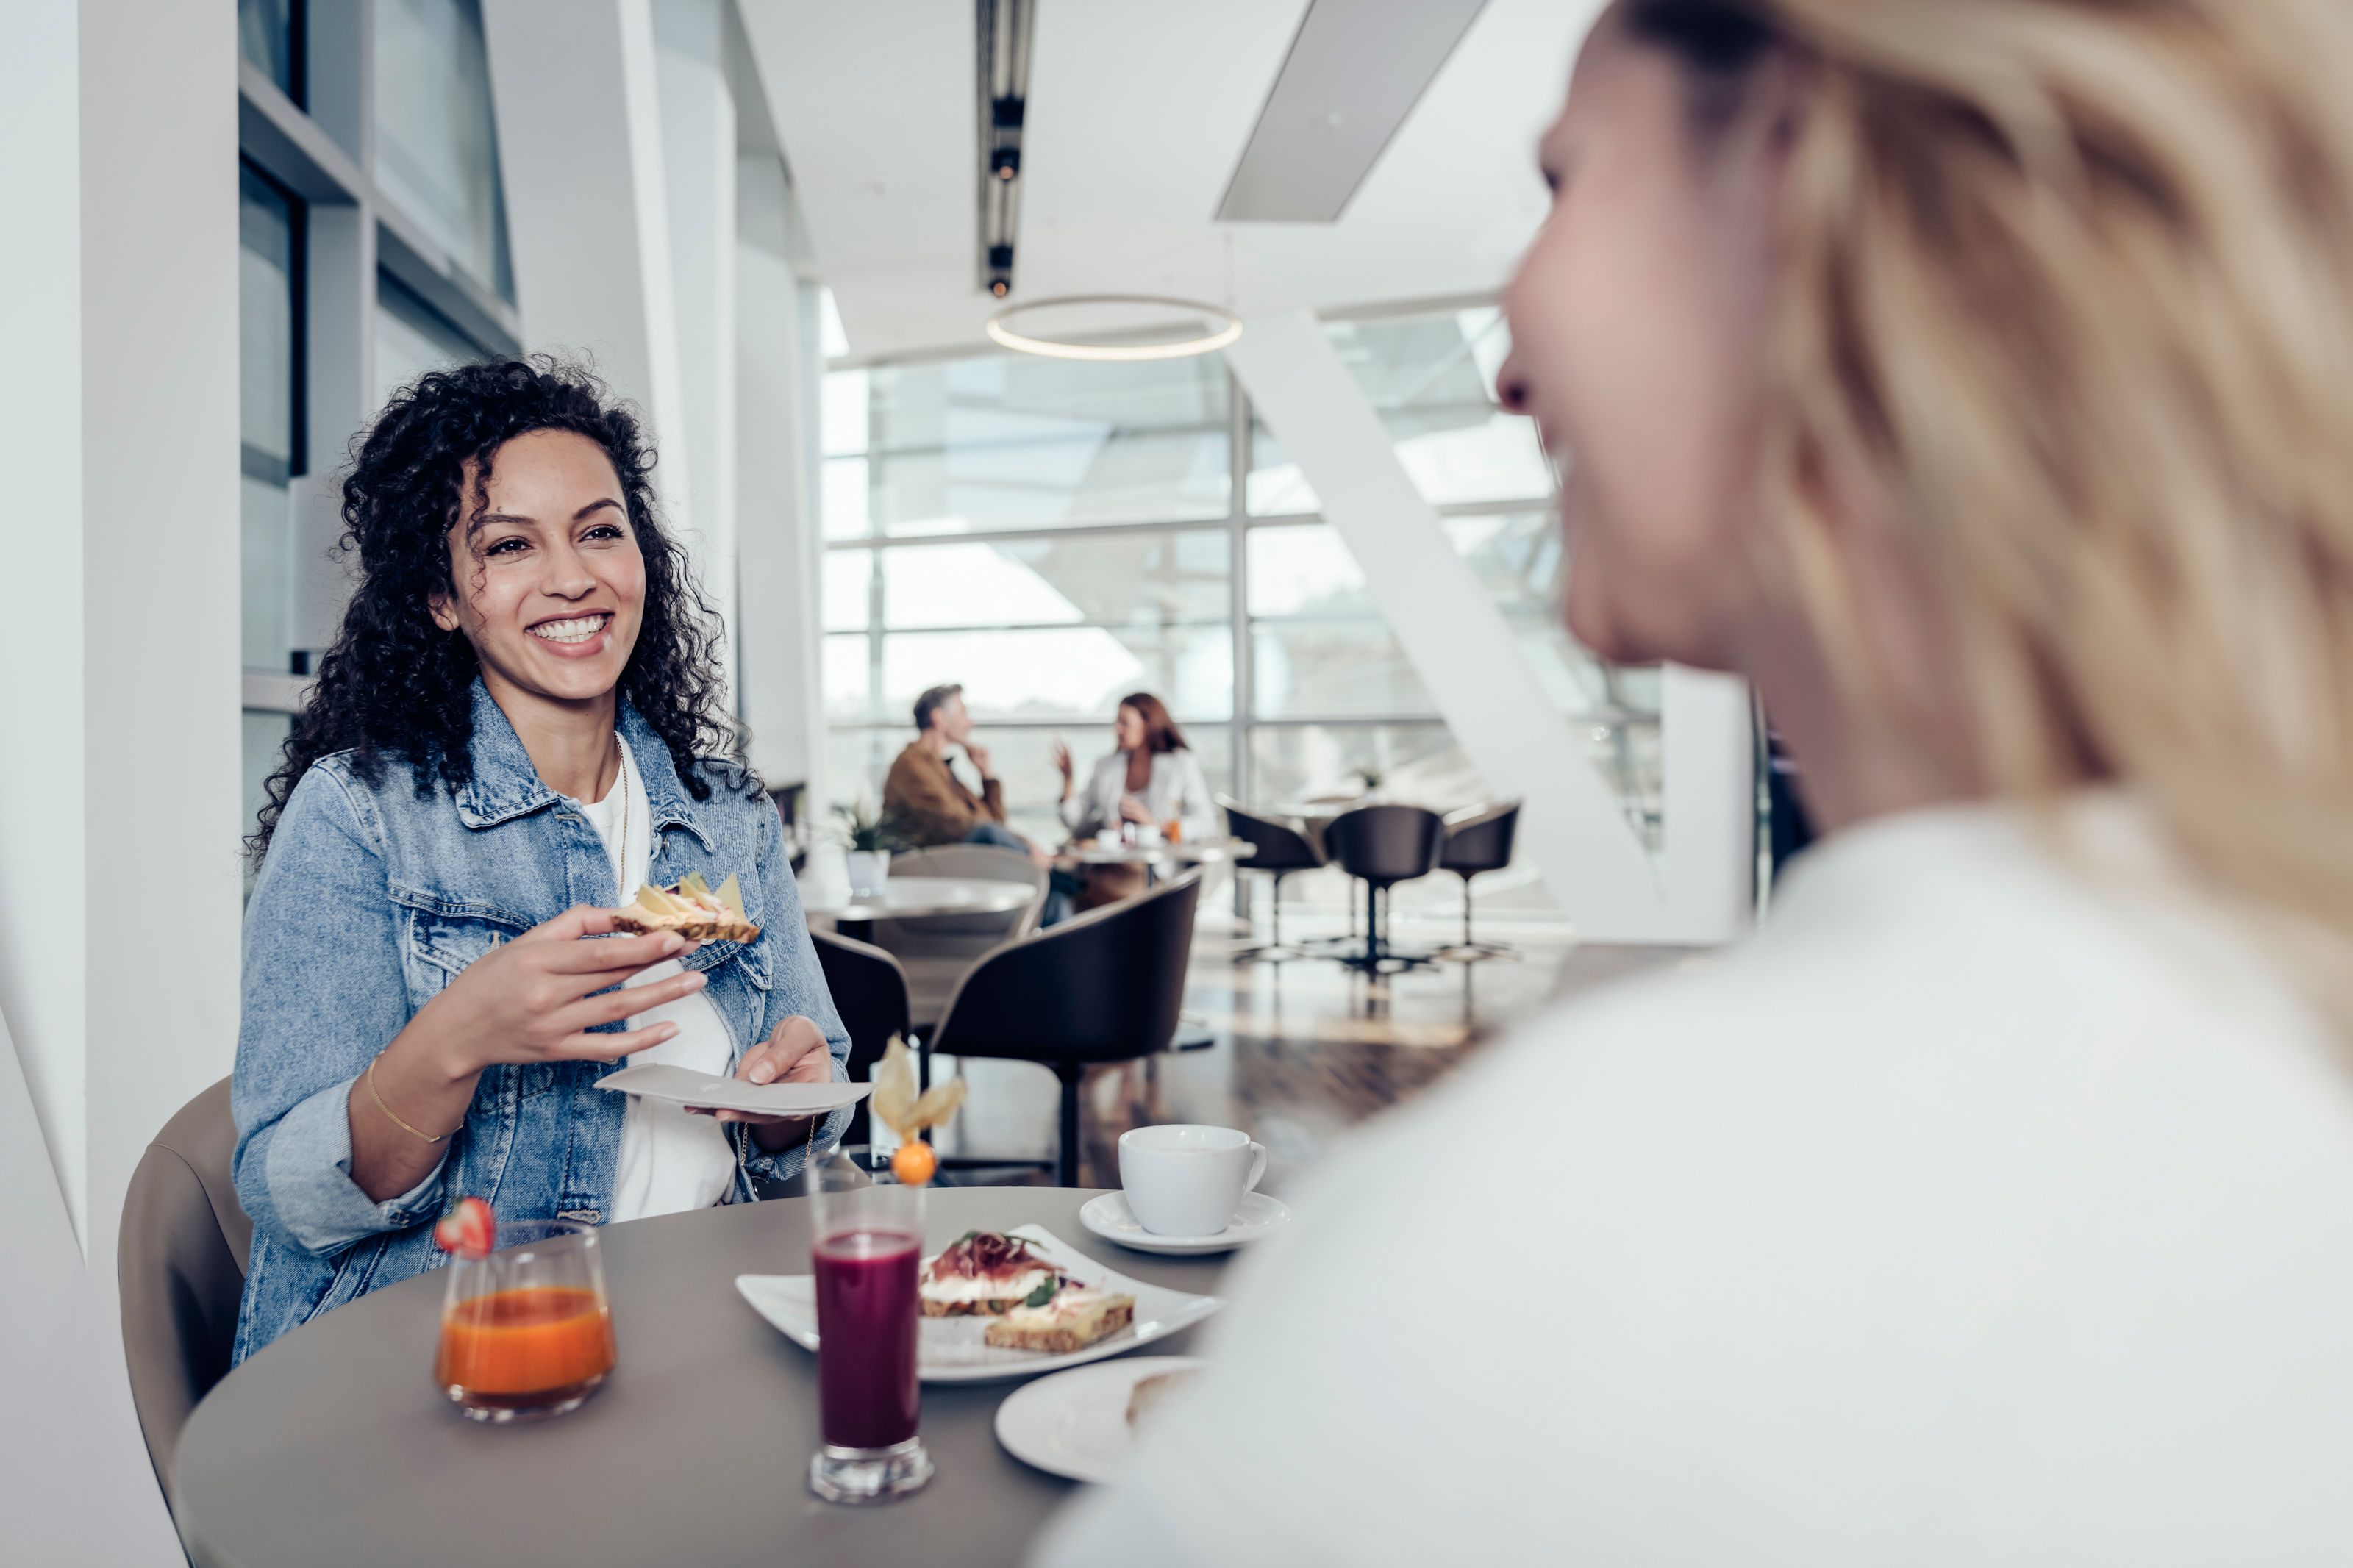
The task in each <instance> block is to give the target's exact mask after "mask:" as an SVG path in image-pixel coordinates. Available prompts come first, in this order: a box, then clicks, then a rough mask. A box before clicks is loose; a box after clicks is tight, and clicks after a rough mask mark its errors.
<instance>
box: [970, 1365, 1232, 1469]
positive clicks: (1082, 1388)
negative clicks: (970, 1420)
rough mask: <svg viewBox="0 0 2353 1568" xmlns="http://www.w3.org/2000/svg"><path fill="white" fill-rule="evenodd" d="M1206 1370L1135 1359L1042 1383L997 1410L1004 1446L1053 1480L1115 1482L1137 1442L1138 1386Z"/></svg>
mask: <svg viewBox="0 0 2353 1568" xmlns="http://www.w3.org/2000/svg"><path fill="white" fill-rule="evenodd" d="M1207 1364H1208V1363H1205V1362H1200V1361H1196V1360H1195V1359H1194V1358H1192V1357H1191V1356H1181V1355H1164V1356H1130V1357H1128V1358H1127V1359H1126V1360H1124V1361H1107V1362H1103V1363H1100V1364H1098V1365H1095V1366H1082V1367H1080V1368H1079V1369H1078V1370H1077V1371H1075V1372H1058V1373H1055V1374H1054V1375H1053V1376H1051V1377H1041V1378H1039V1379H1038V1380H1037V1381H1036V1382H1035V1383H1027V1384H1022V1385H1021V1386H1020V1387H1019V1388H1018V1389H1016V1390H1014V1391H1013V1393H1011V1394H1008V1395H1007V1396H1006V1399H1005V1403H1004V1404H1002V1405H998V1406H997V1441H998V1442H1000V1443H1002V1444H1004V1445H1005V1448H1006V1452H1008V1453H1009V1454H1011V1455H1012V1456H1013V1457H1014V1458H1017V1459H1019V1460H1021V1461H1023V1462H1024V1463H1026V1464H1031V1465H1035V1466H1037V1467H1038V1468H1039V1469H1041V1470H1044V1471H1046V1472H1047V1473H1048V1474H1050V1475H1056V1476H1068V1477H1069V1478H1070V1479H1072V1480H1074V1481H1104V1480H1109V1479H1111V1477H1112V1474H1113V1471H1115V1470H1117V1469H1118V1468H1119V1466H1120V1462H1121V1461H1122V1460H1124V1459H1125V1458H1127V1451H1128V1449H1129V1448H1130V1447H1133V1446H1134V1442H1135V1434H1134V1431H1132V1430H1131V1429H1130V1428H1129V1426H1128V1425H1127V1401H1128V1398H1129V1396H1130V1395H1131V1394H1134V1392H1135V1385H1136V1384H1139V1383H1141V1382H1143V1381H1144V1380H1145V1378H1147V1377H1150V1376H1152V1375H1153V1374H1154V1373H1162V1372H1178V1371H1184V1370H1187V1369H1191V1368H1198V1367H1201V1366H1205V1365H1207Z"/></svg>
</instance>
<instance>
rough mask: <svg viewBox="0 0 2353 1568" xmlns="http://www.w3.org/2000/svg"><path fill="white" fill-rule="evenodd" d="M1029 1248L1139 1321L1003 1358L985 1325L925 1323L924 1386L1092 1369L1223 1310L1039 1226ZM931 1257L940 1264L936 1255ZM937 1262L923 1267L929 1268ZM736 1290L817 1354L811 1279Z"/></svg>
mask: <svg viewBox="0 0 2353 1568" xmlns="http://www.w3.org/2000/svg"><path fill="white" fill-rule="evenodd" d="M1008 1235H1012V1236H1018V1237H1020V1238H1021V1239H1022V1240H1024V1241H1026V1242H1028V1243H1029V1246H1030V1248H1031V1250H1033V1251H1035V1252H1036V1253H1037V1254H1038V1256H1039V1258H1044V1259H1045V1260H1046V1262H1047V1263H1048V1264H1049V1265H1050V1266H1051V1267H1053V1268H1058V1269H1060V1270H1061V1271H1062V1272H1063V1273H1064V1274H1067V1275H1069V1276H1070V1277H1071V1279H1073V1280H1075V1281H1077V1282H1078V1283H1079V1284H1081V1285H1083V1286H1085V1287H1087V1288H1089V1289H1100V1290H1118V1291H1123V1292H1124V1293H1126V1294H1127V1295H1130V1296H1133V1297H1134V1298H1135V1321H1134V1322H1132V1323H1130V1324H1129V1325H1128V1326H1127V1327H1125V1328H1124V1329H1122V1330H1120V1331H1118V1332H1117V1333H1115V1334H1112V1335H1110V1336H1109V1337H1107V1338H1104V1339H1101V1340H1097V1341H1096V1342H1094V1343H1093V1344H1091V1345H1089V1346H1087V1347H1086V1349H1084V1350H1077V1351H1071V1352H1069V1353H1068V1354H1065V1355H1048V1354H1046V1353H1044V1352H1039V1351H1016V1350H1005V1349H1001V1348H1000V1347H998V1346H996V1345H991V1344H984V1343H983V1342H982V1340H981V1336H982V1334H983V1333H984V1332H985V1331H987V1326H988V1320H987V1318H981V1317H971V1318H925V1319H923V1326H922V1329H921V1333H922V1336H923V1339H922V1348H921V1350H920V1351H919V1352H918V1355H919V1357H920V1359H919V1361H918V1363H917V1370H918V1372H919V1373H920V1374H921V1375H922V1377H923V1381H924V1382H925V1383H993V1382H996V1381H997V1380H998V1379H1001V1378H1008V1377H1029V1376H1030V1375H1032V1374H1034V1373H1041V1372H1059V1371H1060V1370H1061V1369H1062V1368H1063V1367H1066V1366H1083V1365H1085V1364H1086V1363H1088V1362H1091V1361H1101V1360H1103V1358H1104V1357H1105V1356H1114V1355H1118V1354H1120V1353H1121V1352H1124V1351H1132V1350H1134V1349H1135V1348H1136V1347H1137V1346H1139V1345H1148V1344H1150V1343H1151V1342H1153V1341H1155V1340H1161V1339H1166V1338H1167V1337H1168V1336H1169V1335H1170V1334H1173V1333H1176V1331H1178V1330H1180V1329H1189V1328H1191V1327H1192V1326H1193V1325H1194V1324H1195V1323H1198V1322H1199V1321H1201V1320H1203V1319H1204V1318H1207V1317H1208V1316H1209V1315H1210V1314H1211V1313H1213V1312H1215V1311H1217V1310H1218V1309H1219V1308H1220V1307H1223V1306H1224V1305H1225V1304H1226V1300H1225V1298H1224V1297H1222V1296H1188V1295H1187V1294H1186V1293H1185V1292H1184V1291H1182V1290H1168V1289H1162V1288H1161V1287H1160V1286H1157V1285H1147V1284H1145V1282H1144V1281H1143V1280H1141V1279H1129V1278H1128V1277H1127V1276H1126V1275H1124V1274H1121V1273H1117V1272H1115V1271H1113V1269H1111V1268H1105V1267H1104V1266H1103V1264H1100V1263H1098V1262H1096V1261H1095V1260H1094V1259H1093V1258H1089V1257H1088V1256H1087V1255H1086V1254H1085V1253H1083V1252H1081V1251H1079V1250H1078V1249H1077V1248H1075V1247H1070V1246H1067V1245H1066V1244H1064V1243H1063V1242H1062V1240H1061V1239H1060V1237H1056V1236H1055V1235H1054V1234H1053V1233H1052V1232H1051V1231H1050V1230H1047V1229H1045V1228H1044V1227H1043V1226H1034V1225H1025V1226H1020V1227H1018V1229H1015V1230H1013V1231H1010V1232H1008ZM933 1256H934V1257H936V1256H937V1254H934V1255H933ZM931 1262H932V1259H931V1258H924V1259H923V1267H924V1268H929V1267H931ZM735 1289H738V1290H741V1291H742V1292H743V1293H744V1300H746V1301H749V1302H750V1303H751V1304H752V1310H754V1311H755V1312H757V1313H759V1314H760V1316H762V1317H764V1318H765V1319H767V1320H768V1321H769V1322H770V1323H771V1324H773V1325H775V1327H776V1330H777V1331H778V1332H780V1333H782V1334H783V1335H784V1336H785V1338H786V1339H788V1340H790V1341H792V1342H794V1343H795V1344H797V1345H799V1346H801V1347H802V1348H803V1349H805V1350H812V1351H813V1350H815V1349H817V1290H816V1288H815V1286H814V1284H813V1283H812V1282H811V1280H810V1279H809V1277H808V1276H807V1275H806V1274H738V1275H737V1276H735Z"/></svg>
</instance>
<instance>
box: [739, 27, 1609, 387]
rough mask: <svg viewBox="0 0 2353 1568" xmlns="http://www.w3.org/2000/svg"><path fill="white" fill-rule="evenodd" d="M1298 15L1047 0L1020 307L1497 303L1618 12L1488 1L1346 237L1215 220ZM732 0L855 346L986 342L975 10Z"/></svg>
mask: <svg viewBox="0 0 2353 1568" xmlns="http://www.w3.org/2000/svg"><path fill="white" fill-rule="evenodd" d="M1306 3H1307V0H1187V3H1186V4H1185V5H1181V6H1178V5H1152V4H1145V3H1142V0H1039V5H1038V19H1037V24H1036V35H1035V38H1034V42H1033V47H1032V54H1031V62H1030V75H1029V119H1028V124H1027V127H1026V128H1025V132H1024V135H1023V139H1022V154H1021V180H1022V184H1023V185H1024V187H1025V190H1024V194H1023V210H1022V216H1021V230H1020V236H1019V246H1018V256H1017V260H1016V276H1015V283H1016V290H1015V299H1016V300H1017V301H1018V300H1039V299H1043V298H1046V297H1048V296H1050V295H1056V294H1071V293H1088V294H1097V293H1152V294H1184V295H1192V296H1195V297H1198V298H1201V299H1206V300H1214V301H1218V302H1220V303H1227V304H1230V305H1231V306H1232V307H1233V308H1235V309H1236V310H1239V311H1240V312H1241V313H1242V314H1243V315H1244V316H1245V317H1247V316H1250V315H1251V314H1255V313H1260V312H1264V311H1270V310H1283V309H1288V308H1291V307H1293V306H1301V305H1303V306H1306V307H1308V308H1310V309H1314V310H1335V309H1345V308H1348V307H1353V306H1359V305H1367V304H1376V303H1379V302H1383V301H1387V300H1414V299H1430V298H1438V297H1443V296H1451V295H1459V294H1470V293H1479V292H1484V291H1487V290H1492V289H1496V288H1498V287H1500V286H1501V285H1502V283H1503V281H1504V278H1505V277H1506V276H1507V275H1508V274H1509V272H1510V269H1511V267H1512V263H1513V261H1514V259H1515V258H1516V257H1517V256H1518V254H1519V251H1520V249H1521V247H1523V246H1525V244H1526V243H1527V241H1528V238H1529V237H1530V236H1531V235H1533V234H1534V233H1535V228H1536V226H1537V224H1538V223H1539V222H1541V221H1542V219H1543V216H1544V208H1545V193H1544V186H1543V184H1542V183H1541V182H1540V181H1539V180H1538V179H1537V177H1536V174H1535V157H1534V148H1535V138H1536V135H1537V133H1538V132H1540V131H1541V130H1542V129H1543V128H1544V126H1545V124H1546V122H1547V121H1549V120H1550V119H1551V117H1552V114H1553V112H1554V110H1556V108H1557V107H1558V105H1559V101H1560V95H1561V92H1562V90H1563V89H1564V88H1565V87H1566V85H1567V78H1568V68H1569V64H1570V61H1571V58H1572V57H1573V55H1574V52H1575V49H1576V47H1577V42H1578V41H1579V40H1580V39H1581V38H1582V37H1583V36H1584V34H1585V31H1586V29H1587V28H1588V26H1590V25H1591V23H1592V19H1593V17H1594V16H1595V15H1596V14H1597V13H1598V12H1599V10H1600V8H1601V0H1488V5H1487V6H1486V8H1485V10H1484V11H1483V12H1482V14H1481V15H1480V16H1479V18H1478V19H1477V20H1476V21H1475V22H1473V23H1472V25H1471V28H1470V30H1469V32H1468V33H1467V34H1465V35H1464V37H1463V38H1462V41H1461V45H1460V46H1458V47H1456V49H1455V50H1454V52H1453V54H1452V55H1451V57H1450V58H1448V59H1447V61H1446V64H1445V66H1444V67H1443V68H1441V69H1440V72H1439V74H1438V76H1437V78H1436V79H1434V80H1433V81H1432V82H1431V83H1430V89H1429V91H1428V92H1427V93H1425V94H1424V95H1423V97H1422V100H1421V101H1420V103H1419V105H1417V106H1416V107H1415V109H1414V111H1413V113H1412V114H1411V115H1410V116H1409V118H1408V119H1407V121H1406V122H1405V124H1404V126H1403V128H1402V129H1401V130H1400V131H1399V132H1398V136H1397V138H1396V140H1395V141H1394V142H1391V143H1390V144H1389V147H1388V151H1387V152H1386V153H1383V154H1382V156H1381V158H1380V160H1379V161H1378V162H1377V163H1375V165H1374V166H1373V171H1372V174H1370V176H1369V177H1368V178H1367V179H1366V182H1365V184H1364V186H1363V188H1362V189H1360V190H1359V191H1358V192H1357V194H1356V198H1355V199H1354V200H1353V201H1352V202H1351V203H1350V204H1349V205H1348V208H1347V210H1346V211H1345V213H1344V214H1343V215H1342V216H1341V219H1340V221H1339V222H1338V223H1336V224H1327V225H1309V224H1220V223H1216V222H1213V221H1212V217H1211V215H1212V214H1213V213H1214V212H1215V210H1216V208H1217V205H1218V201H1219V196H1220V195H1222V194H1223V193H1224V190H1225V187H1226V182H1227V179H1228V177H1229V175H1230V174H1231V173H1232V171H1233V166H1234V162H1235V160H1236V158H1237V157H1239V156H1240V153H1241V149H1242V148H1243V146H1244V145H1245V144H1246V143H1247V142H1249V140H1250V130H1251V127H1252V126H1253V124H1254V123H1255V122H1256V121H1257V118H1258V113H1259V109H1260V107H1261V104H1262V103H1263V102H1264V100H1265V98H1266V94H1267V91H1268V89H1269V88H1270V86H1271V84H1272V82H1273V81H1274V79H1275V77H1276V75H1277V73H1278V72H1279V71H1280V70H1281V68H1282V60H1283V57H1284V54H1285V52H1286V51H1287V50H1288V49H1289V47H1290V45H1291V40H1292V37H1293V33H1294V32H1296V31H1297V29H1298V26H1299V20H1300V17H1301V16H1302V15H1303V12H1304V11H1305V9H1306ZM1403 3H1406V4H1410V3H1411V0H1403ZM738 4H739V5H740V6H741V8H742V12H743V16H744V26H745V28H746V31H747V32H748V34H749V35H750V38H751V42H752V46H753V51H754V56H755V57H756V59H757V62H758V65H759V68H760V73H761V76H762V78H763V79H764V81H765V88H766V93H767V98H768V101H769V103H770V105H771V106H772V108H773V110H774V113H775V116H776V133H777V137H778V139H779V140H780V141H781V142H783V144H784V148H785V153H786V158H787V159H789V160H790V162H791V164H792V169H793V177H794V183H795V185H796V188H797V193H798V195H799V199H800V204H801V207H802V210H803V212H804V213H805V214H806V215H807V219H808V223H809V228H810V237H811V239H812V241H813V242H814V245H815V247H816V251H817V257H818V265H819V268H820V270H821V271H822V273H823V275H824V277H825V279H826V281H827V282H828V284H829V285H830V286H831V287H832V289H833V291H834V296H835V299H836V301H837V302H838V304H839V308H840V311H841V319H842V324H843V327H844V328H845V330H846V331H847V333H848V336H849V347H850V352H851V353H853V354H855V355H857V356H859V357H861V358H863V357H869V356H874V355H884V354H899V353H911V352H921V351H924V350H933V349H944V348H956V347H963V346H965V345H970V344H976V343H980V342H984V341H985V340H984V339H983V336H982V332H981V323H982V321H984V320H986V319H987V316H988V314H989V312H990V311H991V310H994V309H996V308H997V301H995V300H991V299H989V297H988V296H987V294H985V293H984V292H982V290H981V289H980V288H979V287H978V285H977V283H976V278H975V271H976V269H975V265H974V250H975V246H976V238H975V228H974V225H975V216H974V207H973V202H974V184H975V174H976V159H977V157H978V153H977V151H976V145H975V141H974V134H975V132H974V121H975V115H976V108H975V104H974V100H973V95H974V71H975V67H974V61H973V8H972V5H971V0H859V3H856V4H844V3H843V0H738Z"/></svg>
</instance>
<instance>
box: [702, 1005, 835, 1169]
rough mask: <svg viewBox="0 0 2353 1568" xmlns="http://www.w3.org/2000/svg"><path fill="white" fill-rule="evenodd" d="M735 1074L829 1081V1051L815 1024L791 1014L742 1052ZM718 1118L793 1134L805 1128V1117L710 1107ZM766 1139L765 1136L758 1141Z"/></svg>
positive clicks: (753, 1079)
mask: <svg viewBox="0 0 2353 1568" xmlns="http://www.w3.org/2000/svg"><path fill="white" fill-rule="evenodd" d="M735 1076H736V1077H737V1078H738V1079H742V1080H743V1081H744V1082H745V1083H831V1082H832V1081H833V1051H832V1048H831V1047H828V1045H827V1044H826V1043H825V1037H824V1036H823V1035H822V1034H820V1033H818V1026H816V1025H815V1024H813V1023H811V1022H809V1020H807V1018H803V1017H800V1016H793V1017H790V1018H786V1019H785V1020H783V1021H782V1022H781V1023H779V1024H777V1026H776V1029H775V1031H774V1032H772V1033H771V1034H770V1035H769V1036H768V1037H767V1039H766V1040H765V1041H764V1042H762V1043H761V1044H759V1045H756V1046H754V1047H752V1048H751V1049H750V1050H748V1051H745V1052H744V1059H743V1060H741V1061H739V1062H737V1063H736V1064H735ZM709 1114H711V1115H712V1116H715V1117H717V1118H718V1119H719V1120H720V1121H743V1122H748V1123H750V1124H751V1125H752V1126H754V1127H755V1128H772V1127H774V1128H787V1127H788V1128H790V1129H791V1130H792V1131H793V1134H794V1136H795V1137H798V1136H800V1135H801V1134H802V1133H803V1132H805V1131H807V1129H806V1128H805V1127H804V1126H803V1123H805V1122H807V1121H809V1120H810V1119H809V1118H808V1117H806V1116H769V1115H765V1114H764V1113H762V1112H759V1111H755V1110H714V1111H711V1112H710V1113H709ZM762 1142H766V1140H765V1139H763V1140H762Z"/></svg>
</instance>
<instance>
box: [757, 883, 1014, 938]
mask: <svg viewBox="0 0 2353 1568" xmlns="http://www.w3.org/2000/svg"><path fill="white" fill-rule="evenodd" d="M1037 896H1038V889H1036V888H1034V887H1032V886H1030V885H1029V883H1027V882H1005V881H998V880H997V879H992V878H987V877H889V878H885V879H883V882H882V885H881V887H879V888H877V889H874V890H873V891H871V892H867V893H853V892H850V891H849V890H848V889H841V890H839V892H834V893H822V892H816V891H813V890H811V889H807V888H803V889H801V909H802V911H803V912H804V913H805V914H810V915H828V916H830V917H832V919H833V921H834V923H835V925H836V926H837V927H838V928H839V930H840V931H841V934H842V935H844V936H847V937H853V938H855V939H857V940H858V941H860V942H871V941H872V940H873V936H874V922H875V921H899V920H915V919H919V918H921V917H923V916H925V915H996V914H1004V913H1007V912H1008V911H1009V910H1018V909H1019V908H1020V907H1021V906H1022V905H1024V904H1026V903H1028V902H1029V900H1032V899H1034V898H1036V897H1037Z"/></svg>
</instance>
